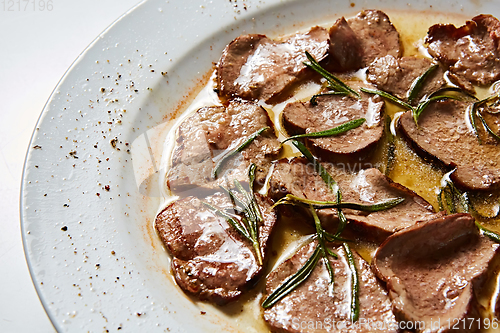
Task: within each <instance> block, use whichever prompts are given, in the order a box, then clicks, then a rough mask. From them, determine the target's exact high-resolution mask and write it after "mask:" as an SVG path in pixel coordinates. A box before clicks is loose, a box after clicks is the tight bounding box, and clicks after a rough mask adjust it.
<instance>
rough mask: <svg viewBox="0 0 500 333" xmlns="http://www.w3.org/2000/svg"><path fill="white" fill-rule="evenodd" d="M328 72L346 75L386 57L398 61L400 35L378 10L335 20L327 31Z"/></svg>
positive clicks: (365, 11) (400, 47)
mask: <svg viewBox="0 0 500 333" xmlns="http://www.w3.org/2000/svg"><path fill="white" fill-rule="evenodd" d="M329 33H330V50H329V61H328V65H327V66H328V68H329V69H330V70H331V71H333V72H347V71H352V70H357V69H360V68H363V67H366V66H368V65H369V64H370V63H371V62H372V61H373V60H375V59H376V58H379V57H384V56H386V55H392V56H394V57H400V56H401V54H402V52H403V50H402V44H401V42H400V40H399V33H398V32H397V30H396V28H394V26H393V25H392V23H391V21H390V20H389V17H388V16H387V15H386V14H385V13H384V12H381V11H380V10H364V11H362V12H360V13H358V15H356V16H355V17H352V18H349V19H348V20H347V21H346V20H345V18H343V17H342V18H340V19H338V20H337V21H336V22H335V24H334V25H333V26H332V27H331V28H330V31H329Z"/></svg>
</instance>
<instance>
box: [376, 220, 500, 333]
mask: <svg viewBox="0 0 500 333" xmlns="http://www.w3.org/2000/svg"><path fill="white" fill-rule="evenodd" d="M498 246H499V245H498V244H495V243H493V242H492V241H491V240H490V239H489V238H487V237H485V236H482V235H481V234H480V233H479V230H478V229H477V227H476V226H475V224H474V218H472V217H471V216H470V215H468V214H455V215H448V216H445V217H441V218H438V219H435V220H432V221H429V222H425V223H419V224H417V225H414V226H412V227H409V228H407V229H404V230H402V231H400V232H397V233H395V234H394V235H392V236H390V237H389V238H388V239H387V240H386V241H385V242H384V243H383V244H382V246H381V247H380V248H379V249H378V250H377V253H376V254H375V257H374V259H373V262H372V265H373V267H374V269H375V272H376V274H377V276H378V277H379V278H381V279H382V280H383V281H385V282H386V283H387V288H388V289H389V296H390V297H391V299H392V304H393V310H394V313H395V315H396V317H397V319H398V320H401V321H405V322H413V323H418V322H420V324H419V325H415V326H416V327H420V328H421V329H417V332H426V333H427V332H429V333H431V332H456V331H458V332H475V331H477V330H478V327H477V324H478V322H477V321H476V320H477V319H478V318H479V311H478V304H477V300H476V297H475V295H476V294H477V293H478V292H480V290H481V288H482V286H483V284H484V283H483V282H485V278H486V276H487V271H488V266H489V265H490V262H492V260H493V257H494V256H495V254H496V252H497V251H498ZM457 320H458V321H459V322H462V320H465V321H466V322H467V323H468V324H467V329H463V326H460V328H459V330H456V329H455V330H453V329H452V328H453V325H448V323H449V322H454V321H455V322H456V321H457ZM468 325H472V327H470V328H469V326H468ZM450 326H451V327H450Z"/></svg>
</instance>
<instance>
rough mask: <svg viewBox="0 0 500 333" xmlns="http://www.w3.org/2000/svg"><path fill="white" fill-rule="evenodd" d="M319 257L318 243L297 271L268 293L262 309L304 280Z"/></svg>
mask: <svg viewBox="0 0 500 333" xmlns="http://www.w3.org/2000/svg"><path fill="white" fill-rule="evenodd" d="M320 258H321V248H320V245H319V244H318V245H317V246H316V249H314V252H313V254H312V255H311V256H310V257H309V259H307V261H306V263H305V264H304V266H302V267H301V268H300V269H299V270H298V271H297V273H295V274H293V275H292V276H290V277H289V278H288V279H286V280H285V282H283V284H281V285H280V286H279V287H278V288H276V290H274V291H273V292H272V293H271V295H269V296H268V297H267V298H266V300H265V301H264V303H262V307H263V308H264V309H268V308H270V307H272V306H273V305H274V304H276V303H277V302H278V301H279V300H281V299H282V298H283V297H285V296H286V295H288V294H289V293H290V292H292V291H293V290H295V288H297V287H298V286H299V285H300V284H301V283H302V282H304V281H305V280H306V279H307V278H308V277H309V275H311V273H312V272H313V270H314V268H315V267H316V264H317V263H318V261H319V259H320Z"/></svg>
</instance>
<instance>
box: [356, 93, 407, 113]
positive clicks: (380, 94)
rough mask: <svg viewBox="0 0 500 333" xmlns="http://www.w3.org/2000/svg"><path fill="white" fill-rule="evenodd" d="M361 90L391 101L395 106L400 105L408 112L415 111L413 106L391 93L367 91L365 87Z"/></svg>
mask: <svg viewBox="0 0 500 333" xmlns="http://www.w3.org/2000/svg"><path fill="white" fill-rule="evenodd" d="M360 90H361V91H362V92H365V93H367V94H374V95H379V96H380V97H383V98H386V99H388V100H390V101H391V102H393V103H395V104H398V105H399V106H401V107H402V108H404V109H408V110H413V109H414V108H413V106H411V105H410V104H408V103H406V102H404V101H402V100H400V99H399V98H397V97H396V96H393V95H391V94H389V93H386V92H385V91H382V90H375V89H367V88H363V87H361V88H360Z"/></svg>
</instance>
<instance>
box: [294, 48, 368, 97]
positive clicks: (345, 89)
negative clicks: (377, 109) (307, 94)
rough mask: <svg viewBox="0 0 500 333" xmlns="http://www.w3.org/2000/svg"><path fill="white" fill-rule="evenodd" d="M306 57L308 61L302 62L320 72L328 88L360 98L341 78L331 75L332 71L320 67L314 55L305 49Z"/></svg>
mask: <svg viewBox="0 0 500 333" xmlns="http://www.w3.org/2000/svg"><path fill="white" fill-rule="evenodd" d="M306 57H307V60H309V63H307V62H304V65H306V66H307V67H310V68H312V69H313V70H314V71H316V72H317V73H319V74H321V76H323V77H324V78H325V79H326V81H327V82H328V88H330V89H332V90H333V91H336V92H341V93H345V94H352V95H354V96H356V98H360V95H359V93H358V92H357V91H356V90H354V89H352V88H351V87H349V86H348V85H347V84H345V83H344V82H342V80H340V79H339V78H338V77H336V76H335V75H333V74H332V73H330V72H328V71H327V70H326V69H324V68H323V67H321V65H320V64H319V63H318V62H317V61H316V59H314V57H313V56H312V55H311V54H310V53H309V52H307V51H306Z"/></svg>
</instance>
